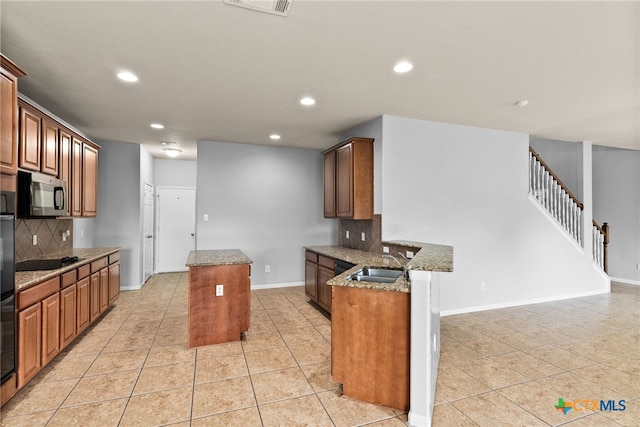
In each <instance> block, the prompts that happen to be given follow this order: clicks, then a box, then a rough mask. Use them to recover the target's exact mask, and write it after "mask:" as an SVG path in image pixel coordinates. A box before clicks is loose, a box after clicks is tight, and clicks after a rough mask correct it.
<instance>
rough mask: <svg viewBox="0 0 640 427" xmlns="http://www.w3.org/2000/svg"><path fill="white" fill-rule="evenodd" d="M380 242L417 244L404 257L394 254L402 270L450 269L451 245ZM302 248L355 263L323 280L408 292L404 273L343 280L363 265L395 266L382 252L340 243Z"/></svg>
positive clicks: (403, 242)
mask: <svg viewBox="0 0 640 427" xmlns="http://www.w3.org/2000/svg"><path fill="white" fill-rule="evenodd" d="M383 243H390V244H394V245H399V246H409V247H419V248H421V249H420V250H419V251H418V253H416V254H415V256H414V257H413V258H412V259H410V260H409V262H407V261H405V260H404V259H402V258H401V257H395V258H396V259H398V261H399V262H400V263H401V264H402V267H403V269H404V270H406V271H410V270H419V271H442V272H451V271H453V247H452V246H445V245H435V244H431V243H421V242H410V241H405V240H401V241H385V242H383ZM305 249H308V250H310V251H313V252H316V253H319V254H321V255H325V256H328V257H331V258H336V259H339V260H342V261H346V262H349V263H351V264H356V265H355V267H353V268H351V269H349V270H347V271H345V272H344V273H342V274H339V275H338V276H336V277H334V278H332V279H330V280H328V281H327V284H328V285H331V286H347V287H352V288H366V289H378V290H384V291H394V292H411V282H410V281H409V280H407V278H406V277H404V276H400V277H398V279H396V281H395V282H393V283H375V282H365V281H363V282H359V281H354V280H347V277H349V276H350V275H351V274H353V273H355V272H356V271H358V270H360V269H361V268H363V267H383V268H398V267H399V266H398V265H397V264H396V263H395V261H393V260H391V259H390V258H389V257H385V256H383V254H376V253H373V252H366V251H361V250H357V249H351V248H346V247H344V246H307V247H305Z"/></svg>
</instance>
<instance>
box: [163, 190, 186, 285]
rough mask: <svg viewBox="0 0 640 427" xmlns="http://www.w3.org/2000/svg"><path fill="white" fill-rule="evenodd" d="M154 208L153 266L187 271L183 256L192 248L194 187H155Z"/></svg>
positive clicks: (164, 269)
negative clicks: (155, 221) (155, 199)
mask: <svg viewBox="0 0 640 427" xmlns="http://www.w3.org/2000/svg"><path fill="white" fill-rule="evenodd" d="M156 209H157V212H158V215H157V226H156V252H157V255H156V269H157V271H158V272H159V273H167V272H171V271H187V267H186V266H185V263H186V261H187V256H188V255H189V252H190V251H192V250H194V249H195V247H196V237H195V236H196V234H195V233H196V189H195V188H185V187H182V188H178V187H157V203H156Z"/></svg>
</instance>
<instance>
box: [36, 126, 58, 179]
mask: <svg viewBox="0 0 640 427" xmlns="http://www.w3.org/2000/svg"><path fill="white" fill-rule="evenodd" d="M58 131H59V127H58V125H57V124H56V123H54V122H52V121H49V120H47V119H42V157H41V164H40V172H42V173H46V174H48V175H53V176H58V153H59V139H58Z"/></svg>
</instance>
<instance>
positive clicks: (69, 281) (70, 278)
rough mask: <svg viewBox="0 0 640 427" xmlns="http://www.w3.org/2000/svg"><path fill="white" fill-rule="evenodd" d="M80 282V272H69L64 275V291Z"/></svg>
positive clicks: (62, 285)
mask: <svg viewBox="0 0 640 427" xmlns="http://www.w3.org/2000/svg"><path fill="white" fill-rule="evenodd" d="M77 281H78V271H77V270H73V271H68V272H66V273H64V274H63V275H62V284H61V287H62V289H64V288H66V287H67V286H69V285H73V284H74V283H76V282H77Z"/></svg>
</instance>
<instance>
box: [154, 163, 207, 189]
mask: <svg viewBox="0 0 640 427" xmlns="http://www.w3.org/2000/svg"><path fill="white" fill-rule="evenodd" d="M197 165H198V163H197V162H196V161H195V160H173V159H171V160H169V159H155V160H154V182H155V185H156V187H163V186H165V187H195V186H196V183H197V170H198V167H197Z"/></svg>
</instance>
